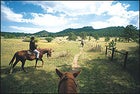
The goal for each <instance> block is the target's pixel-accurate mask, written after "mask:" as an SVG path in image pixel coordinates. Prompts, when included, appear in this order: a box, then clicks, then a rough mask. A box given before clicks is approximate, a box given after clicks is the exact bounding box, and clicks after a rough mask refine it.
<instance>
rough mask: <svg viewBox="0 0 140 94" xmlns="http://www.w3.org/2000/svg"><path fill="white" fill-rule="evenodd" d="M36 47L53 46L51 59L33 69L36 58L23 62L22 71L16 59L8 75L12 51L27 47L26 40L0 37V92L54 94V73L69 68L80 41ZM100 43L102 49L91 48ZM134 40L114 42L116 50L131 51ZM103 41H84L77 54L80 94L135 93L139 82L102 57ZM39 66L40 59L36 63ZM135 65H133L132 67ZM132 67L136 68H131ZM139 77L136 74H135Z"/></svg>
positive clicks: (39, 44) (56, 78)
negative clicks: (78, 54)
mask: <svg viewBox="0 0 140 94" xmlns="http://www.w3.org/2000/svg"><path fill="white" fill-rule="evenodd" d="M37 44H38V47H39V48H52V49H53V50H54V52H53V54H52V57H51V58H46V55H44V57H43V60H44V62H45V63H44V67H38V68H37V69H35V68H34V65H35V61H26V63H25V70H27V73H25V72H23V71H22V70H21V62H19V63H18V64H17V65H16V67H15V69H14V72H13V74H9V68H10V66H9V65H8V64H9V62H10V60H11V59H12V57H13V55H14V53H15V52H16V51H19V50H26V49H28V48H29V43H28V42H22V39H1V92H3V93H57V87H58V81H59V77H58V76H57V75H56V73H55V69H56V68H58V69H60V70H61V71H71V70H72V62H73V58H74V56H75V54H77V53H79V51H80V42H79V41H59V40H54V41H52V42H51V43H48V42H46V41H45V40H40V41H39V42H38V43H37ZM96 44H99V45H101V46H102V51H101V52H94V51H91V50H90V49H91V48H92V47H93V46H94V45H96ZM136 46H137V44H136V43H117V48H118V49H121V50H122V49H124V50H128V51H129V50H131V48H132V47H136ZM104 53H105V42H103V41H99V42H98V43H96V42H93V41H92V40H91V41H90V42H89V41H86V44H85V46H84V48H83V52H82V54H81V55H80V56H79V59H78V65H80V68H79V69H80V70H81V74H80V75H79V76H78V77H77V83H78V92H79V93H138V92H139V88H140V83H139V82H137V81H136V80H135V77H133V76H132V75H131V73H130V72H129V71H127V70H124V69H123V68H122V66H121V64H120V63H116V62H115V63H113V62H111V61H110V60H109V59H108V58H107V57H106V56H105V54H104ZM38 65H41V61H39V62H38ZM134 67H135V66H134ZM134 69H135V68H134ZM136 78H138V77H136Z"/></svg>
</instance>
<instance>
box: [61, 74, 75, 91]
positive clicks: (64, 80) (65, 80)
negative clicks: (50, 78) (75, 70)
mask: <svg viewBox="0 0 140 94" xmlns="http://www.w3.org/2000/svg"><path fill="white" fill-rule="evenodd" d="M68 80H71V81H72V82H73V83H74V84H73V86H75V87H76V88H77V83H76V81H75V79H74V78H68V77H67V76H64V77H63V78H62V79H61V80H60V82H59V84H58V92H60V91H59V89H60V86H61V85H63V83H65V82H68ZM72 82H71V83H72ZM64 87H65V86H64ZM76 88H73V90H74V91H75V92H76V91H77V90H76Z"/></svg>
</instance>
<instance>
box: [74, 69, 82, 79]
mask: <svg viewBox="0 0 140 94" xmlns="http://www.w3.org/2000/svg"><path fill="white" fill-rule="evenodd" d="M80 72H81V71H77V72H74V73H73V76H74V77H75V78H76V77H77V76H78V75H79V74H80Z"/></svg>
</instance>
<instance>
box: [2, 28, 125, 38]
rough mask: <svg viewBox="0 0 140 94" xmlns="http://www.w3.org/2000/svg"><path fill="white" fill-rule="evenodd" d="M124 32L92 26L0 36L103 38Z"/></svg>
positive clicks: (4, 33) (120, 34) (122, 29)
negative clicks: (84, 36)
mask: <svg viewBox="0 0 140 94" xmlns="http://www.w3.org/2000/svg"><path fill="white" fill-rule="evenodd" d="M123 31H124V27H120V26H118V27H107V28H102V29H94V28H93V27H92V26H85V27H82V28H76V29H74V28H68V29H65V30H62V31H60V32H57V33H50V32H48V31H46V30H42V31H39V32H36V33H33V34H30V33H14V32H13V33H10V32H1V36H4V37H23V36H31V35H35V36H38V37H46V36H66V35H68V34H69V33H71V32H72V33H74V34H76V35H77V36H79V35H80V34H81V33H82V32H85V33H86V34H87V35H91V36H94V35H95V34H98V35H99V37H104V36H110V37H114V36H116V37H117V36H122V35H123Z"/></svg>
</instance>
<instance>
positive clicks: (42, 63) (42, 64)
mask: <svg viewBox="0 0 140 94" xmlns="http://www.w3.org/2000/svg"><path fill="white" fill-rule="evenodd" d="M41 61H42V67H43V65H44V61H43V59H42V58H41Z"/></svg>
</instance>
